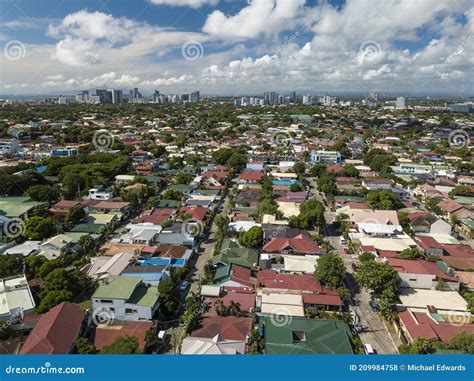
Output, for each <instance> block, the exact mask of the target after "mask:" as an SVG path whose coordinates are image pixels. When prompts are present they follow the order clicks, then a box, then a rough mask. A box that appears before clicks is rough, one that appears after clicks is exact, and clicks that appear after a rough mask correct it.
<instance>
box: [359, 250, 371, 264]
mask: <svg viewBox="0 0 474 381" xmlns="http://www.w3.org/2000/svg"><path fill="white" fill-rule="evenodd" d="M374 259H375V257H374V255H373V254H372V253H368V252H366V251H365V252H363V253H362V254H361V255H359V261H360V262H365V261H373V260H374Z"/></svg>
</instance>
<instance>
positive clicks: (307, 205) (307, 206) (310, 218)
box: [289, 198, 326, 230]
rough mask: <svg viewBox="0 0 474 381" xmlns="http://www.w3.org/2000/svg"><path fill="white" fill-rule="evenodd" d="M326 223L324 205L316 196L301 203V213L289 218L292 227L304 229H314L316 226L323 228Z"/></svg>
mask: <svg viewBox="0 0 474 381" xmlns="http://www.w3.org/2000/svg"><path fill="white" fill-rule="evenodd" d="M325 224H326V220H325V218H324V205H323V204H322V203H321V202H320V201H318V200H317V199H316V198H312V199H310V200H306V201H305V202H303V203H301V205H300V214H299V215H298V216H292V217H291V218H290V219H289V225H290V226H291V227H294V228H298V229H303V230H312V229H314V227H318V228H323V227H324V225H325Z"/></svg>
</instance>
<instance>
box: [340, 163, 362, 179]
mask: <svg viewBox="0 0 474 381" xmlns="http://www.w3.org/2000/svg"><path fill="white" fill-rule="evenodd" d="M341 173H342V175H344V176H348V177H359V170H358V169H357V168H356V167H355V166H354V165H352V164H348V165H345V166H344V167H342V172H341Z"/></svg>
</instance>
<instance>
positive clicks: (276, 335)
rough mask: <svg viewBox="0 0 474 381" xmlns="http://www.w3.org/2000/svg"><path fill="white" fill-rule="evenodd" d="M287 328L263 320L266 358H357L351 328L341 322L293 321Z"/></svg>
mask: <svg viewBox="0 0 474 381" xmlns="http://www.w3.org/2000/svg"><path fill="white" fill-rule="evenodd" d="M287 320H288V322H287V324H280V323H279V321H278V320H276V319H273V318H269V317H265V318H263V319H262V325H263V335H264V339H265V353H266V354H307V355H311V354H353V352H352V346H351V341H350V339H351V338H352V334H351V330H350V328H349V326H348V325H347V324H346V323H345V322H343V321H341V320H324V319H306V318H298V317H292V318H291V319H287Z"/></svg>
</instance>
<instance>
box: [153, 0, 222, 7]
mask: <svg viewBox="0 0 474 381" xmlns="http://www.w3.org/2000/svg"><path fill="white" fill-rule="evenodd" d="M150 3H153V4H156V5H169V6H171V7H191V8H200V7H202V6H204V5H211V6H215V5H217V4H218V3H219V0H150Z"/></svg>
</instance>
